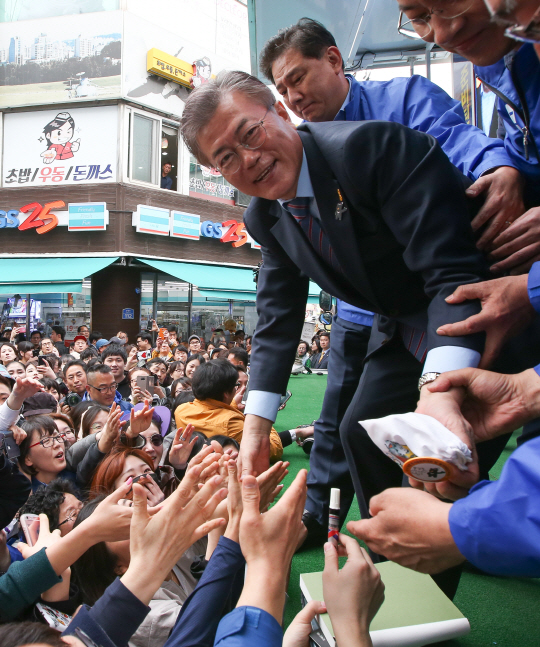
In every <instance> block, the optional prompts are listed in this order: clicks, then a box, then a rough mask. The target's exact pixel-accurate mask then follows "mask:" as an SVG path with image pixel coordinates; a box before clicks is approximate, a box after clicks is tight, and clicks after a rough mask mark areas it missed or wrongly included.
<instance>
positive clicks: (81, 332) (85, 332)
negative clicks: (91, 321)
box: [77, 326, 90, 339]
mask: <svg viewBox="0 0 540 647" xmlns="http://www.w3.org/2000/svg"><path fill="white" fill-rule="evenodd" d="M77 335H84V336H85V337H86V339H88V338H89V337H90V330H89V329H88V328H87V327H86V326H83V327H82V328H81V329H80V330H79V332H78V333H77Z"/></svg>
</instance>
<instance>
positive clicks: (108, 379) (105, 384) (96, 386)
mask: <svg viewBox="0 0 540 647" xmlns="http://www.w3.org/2000/svg"><path fill="white" fill-rule="evenodd" d="M116 386H117V384H116V380H115V379H114V375H113V374H112V373H104V374H102V373H93V374H92V375H90V380H89V381H88V386H87V387H86V390H87V391H88V393H89V394H90V397H91V398H92V400H94V401H95V402H97V403H98V404H102V405H103V406H105V407H110V406H111V405H112V403H113V402H114V396H115V395H116Z"/></svg>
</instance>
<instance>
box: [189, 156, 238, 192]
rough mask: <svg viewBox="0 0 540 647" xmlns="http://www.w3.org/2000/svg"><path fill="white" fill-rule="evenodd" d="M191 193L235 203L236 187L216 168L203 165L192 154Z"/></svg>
mask: <svg viewBox="0 0 540 647" xmlns="http://www.w3.org/2000/svg"><path fill="white" fill-rule="evenodd" d="M189 195H191V196H193V197H194V198H206V199H208V197H211V198H212V199H214V200H217V201H218V202H224V203H225V204H235V196H236V189H235V188H234V187H233V186H232V184H229V183H228V182H227V180H226V179H225V178H224V177H223V175H221V173H220V172H219V171H217V170H216V169H211V168H208V167H207V166H202V165H201V164H199V163H198V162H197V160H196V159H195V158H194V157H193V155H191V156H190V162H189Z"/></svg>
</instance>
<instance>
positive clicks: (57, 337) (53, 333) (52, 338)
mask: <svg viewBox="0 0 540 647" xmlns="http://www.w3.org/2000/svg"><path fill="white" fill-rule="evenodd" d="M51 341H52V343H53V344H56V342H57V341H62V340H61V339H60V335H57V334H56V333H55V332H54V330H53V331H52V332H51Z"/></svg>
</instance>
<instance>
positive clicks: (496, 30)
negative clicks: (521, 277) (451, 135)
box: [398, 0, 540, 274]
mask: <svg viewBox="0 0 540 647" xmlns="http://www.w3.org/2000/svg"><path fill="white" fill-rule="evenodd" d="M487 2H488V4H489V6H490V7H491V9H492V11H493V10H499V11H503V13H504V12H505V11H506V9H507V7H508V6H511V5H508V3H506V2H501V0H487ZM398 4H399V6H400V8H402V9H403V14H402V18H401V30H400V33H402V34H409V35H413V36H414V35H415V34H416V37H417V38H422V39H423V40H425V41H426V42H435V43H437V45H439V46H440V47H442V48H443V49H445V50H447V51H449V52H453V53H455V54H459V55H461V56H463V57H465V58H467V59H468V60H469V61H471V62H472V63H473V64H474V66H475V68H474V69H475V73H476V75H477V77H478V78H479V79H480V80H481V81H482V82H483V83H484V85H485V87H487V88H488V89H489V90H491V91H492V92H494V93H495V94H496V95H497V97H498V104H497V108H498V113H499V117H500V119H501V120H502V122H503V123H504V128H505V131H506V136H505V139H504V147H505V149H506V152H507V153H508V155H509V157H510V158H511V160H512V164H513V166H515V167H516V168H518V169H519V171H520V173H521V174H522V176H523V177H524V179H525V187H524V199H525V205H526V207H527V208H528V209H529V210H528V211H527V212H526V213H524V214H523V215H522V216H521V217H519V218H517V219H515V222H513V224H512V221H513V220H514V219H513V218H508V219H507V220H508V222H509V223H510V226H508V227H507V228H505V229H503V231H502V232H501V233H500V234H499V235H498V236H497V237H495V239H494V240H493V241H492V242H491V245H490V246H489V248H490V249H489V251H491V254H492V256H493V258H494V260H495V261H496V262H495V264H494V265H493V266H492V269H493V270H496V271H500V272H503V271H508V270H510V271H512V273H514V274H517V273H519V272H526V271H527V270H528V269H529V268H530V267H531V265H532V263H533V262H535V261H537V260H540V207H539V205H540V150H539V149H540V101H539V97H540V62H539V61H538V57H537V54H536V52H535V50H534V46H533V44H532V43H530V42H522V41H517V40H515V39H514V38H513V37H512V34H511V33H509V34H507V33H506V29H507V25H505V24H500V20H497V21H493V20H491V14H490V11H489V10H488V8H487V6H486V5H485V4H484V0H472V1H471V2H469V1H468V0H463V1H462V2H454V3H452V4H451V7H452V9H451V10H450V9H449V6H450V5H449V3H445V2H444V0H435V1H433V0H406V1H405V0H398ZM512 4H513V5H515V3H512ZM520 4H523V3H520ZM530 13H531V12H529V15H530Z"/></svg>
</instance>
